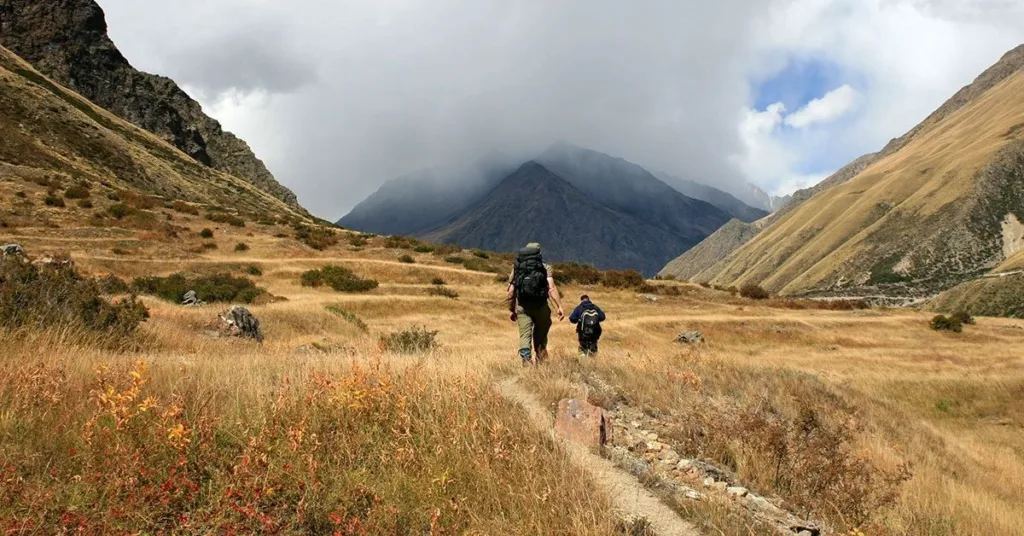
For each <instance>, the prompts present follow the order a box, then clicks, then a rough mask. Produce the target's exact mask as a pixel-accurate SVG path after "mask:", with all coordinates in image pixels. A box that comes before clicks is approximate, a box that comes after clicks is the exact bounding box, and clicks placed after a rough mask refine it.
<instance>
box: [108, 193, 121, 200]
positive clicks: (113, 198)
mask: <svg viewBox="0 0 1024 536" xmlns="http://www.w3.org/2000/svg"><path fill="white" fill-rule="evenodd" d="M107 199H109V200H111V201H114V202H120V201H121V196H119V195H117V194H116V193H114V192H110V193H109V194H107Z"/></svg>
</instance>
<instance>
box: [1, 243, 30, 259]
mask: <svg viewBox="0 0 1024 536" xmlns="http://www.w3.org/2000/svg"><path fill="white" fill-rule="evenodd" d="M0 252H2V253H3V256H4V257H24V256H25V250H24V249H21V246H19V245H18V244H4V245H3V246H0Z"/></svg>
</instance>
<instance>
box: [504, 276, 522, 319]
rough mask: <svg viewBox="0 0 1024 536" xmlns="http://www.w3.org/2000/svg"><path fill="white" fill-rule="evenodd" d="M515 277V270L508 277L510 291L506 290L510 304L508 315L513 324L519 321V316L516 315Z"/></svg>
mask: <svg viewBox="0 0 1024 536" xmlns="http://www.w3.org/2000/svg"><path fill="white" fill-rule="evenodd" d="M514 275H515V269H513V270H512V273H511V274H509V276H508V289H506V294H507V295H508V298H507V299H506V301H507V302H508V313H509V315H508V318H509V320H511V321H513V322H515V321H516V320H518V319H519V315H518V314H516V292H515V290H516V287H515V284H514V283H513V276H514Z"/></svg>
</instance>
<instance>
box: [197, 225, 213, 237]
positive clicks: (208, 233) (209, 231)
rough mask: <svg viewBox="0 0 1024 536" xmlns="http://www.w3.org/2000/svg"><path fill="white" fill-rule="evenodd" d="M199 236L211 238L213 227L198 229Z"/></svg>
mask: <svg viewBox="0 0 1024 536" xmlns="http://www.w3.org/2000/svg"><path fill="white" fill-rule="evenodd" d="M199 236H200V237H202V238H213V229H210V228H209V227H204V228H203V230H202V231H199Z"/></svg>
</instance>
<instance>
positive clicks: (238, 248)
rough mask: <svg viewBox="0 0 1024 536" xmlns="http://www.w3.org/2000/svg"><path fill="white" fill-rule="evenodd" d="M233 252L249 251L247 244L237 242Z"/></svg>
mask: <svg viewBox="0 0 1024 536" xmlns="http://www.w3.org/2000/svg"><path fill="white" fill-rule="evenodd" d="M235 251H249V244H246V243H245V242H239V243H237V244H235Z"/></svg>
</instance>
